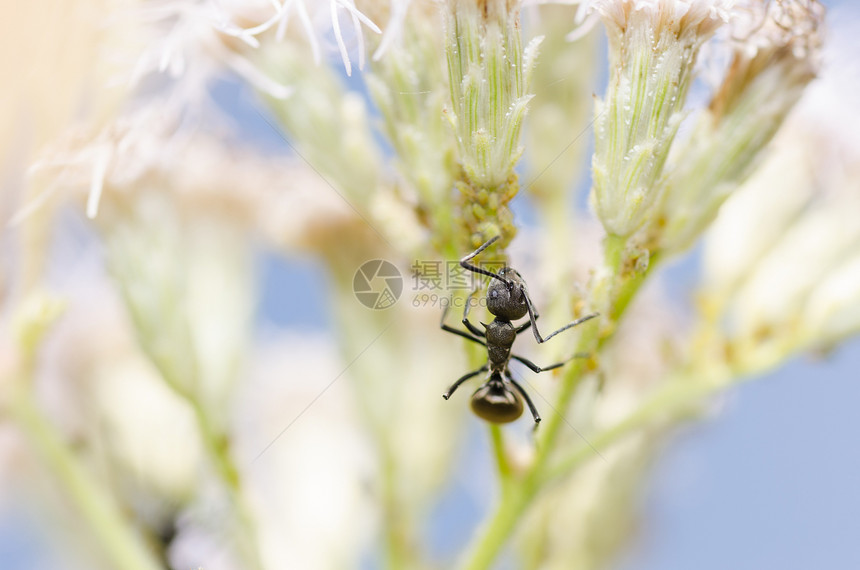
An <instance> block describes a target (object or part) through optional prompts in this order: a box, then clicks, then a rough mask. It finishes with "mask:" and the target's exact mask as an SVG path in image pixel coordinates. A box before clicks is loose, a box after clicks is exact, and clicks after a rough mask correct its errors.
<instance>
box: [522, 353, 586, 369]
mask: <svg viewBox="0 0 860 570" xmlns="http://www.w3.org/2000/svg"><path fill="white" fill-rule="evenodd" d="M589 356H590V355H589V354H586V353H584V352H577V353H576V354H574V355H573V356H571V357H570V358H568V359H567V360H564V361H562V362H556V363H555V364H550V365H549V366H544V367H541V366H538V365H537V364H535V363H534V362H532V361H531V360H529V359H528V358H523V357H522V356H517V355H516V354H512V355H511V358H513V359H514V360H517V361H519V362H522V363H523V364H525V365H526V366H528V367H529V369H530V370H531V371H532V372H536V373H538V374H540V373H541V372H546V371H547V370H555V369H556V368H560V367H562V366H564V365H565V364H567V363H568V362H570V361H571V360H573V359H574V358H588V357H589Z"/></svg>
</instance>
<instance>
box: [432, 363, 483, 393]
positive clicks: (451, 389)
mask: <svg viewBox="0 0 860 570" xmlns="http://www.w3.org/2000/svg"><path fill="white" fill-rule="evenodd" d="M486 371H487V365H486V364H484V365H483V366H481V367H480V368H478V369H477V370H475V371H474V372H469V373H468V374H464V375H463V376H461V377H460V378H459V379H458V380H457V381H456V382H454V383H453V384H451V387H450V388H448V391H447V392H445V393H444V394H442V397H443V398H445V399H446V400H447V399H448V398H450V397H451V394H453V393H454V390H456V389H457V388H459V387H460V384H462V383H463V382H465V381H466V380H468V379H469V378H471V377H473V376H477V375H478V374H480V373H481V372H486Z"/></svg>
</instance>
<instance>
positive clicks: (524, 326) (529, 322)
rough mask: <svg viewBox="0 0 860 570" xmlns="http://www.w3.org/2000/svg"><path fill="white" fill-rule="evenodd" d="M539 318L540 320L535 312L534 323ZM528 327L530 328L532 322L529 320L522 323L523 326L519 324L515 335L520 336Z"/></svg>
mask: <svg viewBox="0 0 860 570" xmlns="http://www.w3.org/2000/svg"><path fill="white" fill-rule="evenodd" d="M539 318H540V315H539V314H537V312H535V321H537V320H538V319H539ZM530 326H532V320H531V319H529V320H527V321H526V322H524V323H523V324H521V325H520V326H518V327H517V334H520V333H521V332H523V331H524V330H526V329H528V328H529V327H530Z"/></svg>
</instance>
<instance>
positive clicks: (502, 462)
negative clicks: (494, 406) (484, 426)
mask: <svg viewBox="0 0 860 570" xmlns="http://www.w3.org/2000/svg"><path fill="white" fill-rule="evenodd" d="M489 430H490V439H491V440H492V442H493V454H494V456H495V458H496V468H497V469H498V470H499V479H500V480H501V481H502V484H503V485H504V484H505V483H506V482H507V481H508V480H509V479H510V478H511V464H510V461H508V454H507V452H506V451H505V434H504V432H502V428H501V427H499V426H498V425H496V424H490V425H489Z"/></svg>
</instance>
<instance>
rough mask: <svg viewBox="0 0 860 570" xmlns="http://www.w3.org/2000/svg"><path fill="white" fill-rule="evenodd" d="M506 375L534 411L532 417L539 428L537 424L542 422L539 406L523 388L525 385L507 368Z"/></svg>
mask: <svg viewBox="0 0 860 570" xmlns="http://www.w3.org/2000/svg"><path fill="white" fill-rule="evenodd" d="M505 376H507V377H508V381H509V382H510V383H511V384H513V385H514V388H516V389H517V392H519V393H520V396H522V397H523V400H525V401H526V404H527V405H528V407H529V411H530V412H531V413H532V417H533V418H534V420H535V428H537V424H539V423H540V414H539V413H538V411H537V408H536V407H535V405H534V402H532V399H531V398H529V395H528V394H527V393H526V391H525V389H523V387H522V386H520V385H519V383H518V382H517V381H516V380H514V377H513V376H512V375H511V373H510V372H508V371H507V370H505Z"/></svg>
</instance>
